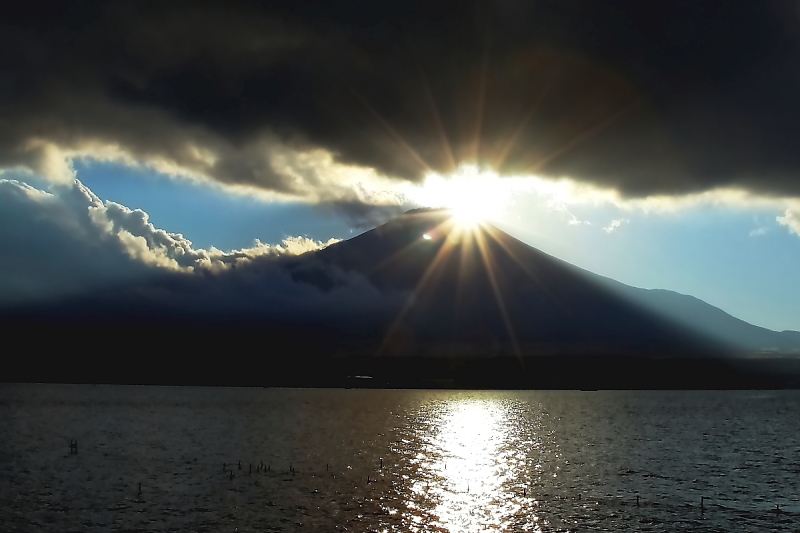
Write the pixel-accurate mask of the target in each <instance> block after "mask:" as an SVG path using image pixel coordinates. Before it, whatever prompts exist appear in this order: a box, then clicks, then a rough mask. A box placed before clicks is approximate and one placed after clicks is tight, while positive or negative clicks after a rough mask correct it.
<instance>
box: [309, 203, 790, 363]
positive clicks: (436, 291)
mask: <svg viewBox="0 0 800 533" xmlns="http://www.w3.org/2000/svg"><path fill="white" fill-rule="evenodd" d="M315 261H319V262H321V263H323V264H325V265H335V266H336V267H338V268H340V269H342V270H343V271H347V272H359V273H361V274H363V275H365V276H367V277H368V278H369V280H370V281H371V282H372V283H374V284H375V285H376V286H378V287H381V288H382V289H384V290H388V289H394V290H405V291H409V292H410V293H411V294H413V302H414V303H413V304H412V305H409V306H408V308H407V309H405V310H404V312H403V313H401V316H400V318H399V319H398V323H399V324H400V326H399V327H398V326H396V327H395V329H399V330H401V331H404V332H405V334H406V336H408V335H411V336H413V337H414V338H417V339H423V340H425V341H427V342H428V343H434V342H438V343H439V347H440V348H441V347H442V346H445V345H447V343H448V342H450V343H451V344H453V343H455V344H457V343H459V342H462V343H468V344H473V345H474V344H476V343H477V344H479V345H480V344H482V345H484V347H485V345H492V346H495V347H496V346H502V351H505V352H511V351H515V350H516V351H518V352H520V351H521V352H522V353H573V354H575V353H620V352H624V353H630V352H635V351H640V352H641V353H650V352H659V353H665V354H668V353H684V352H687V351H689V352H698V353H711V352H713V353H738V352H752V351H759V350H765V349H773V350H780V351H798V350H800V334H798V333H796V332H785V333H776V332H772V331H769V330H766V329H764V328H758V327H756V326H752V325H750V324H747V323H746V322H743V321H741V320H738V319H736V318H734V317H731V316H730V315H727V314H726V313H724V312H723V311H721V310H719V309H717V308H715V307H713V306H711V305H708V304H706V303H705V302H702V301H700V300H697V299H696V298H693V297H690V296H684V295H680V294H677V293H673V292H670V291H648V290H644V289H637V288H634V287H629V286H626V285H624V284H621V283H618V282H615V281H613V280H610V279H608V278H604V277H602V276H598V275H596V274H593V273H590V272H588V271H585V270H582V269H580V268H578V267H575V266H574V265H571V264H569V263H566V262H564V261H561V260H559V259H557V258H555V257H552V256H550V255H548V254H545V253H543V252H541V251H539V250H536V249H535V248H532V247H530V246H528V245H526V244H524V243H522V242H521V241H519V240H517V239H515V238H513V237H511V236H510V235H508V234H506V233H504V232H502V231H500V230H498V229H496V228H494V227H492V226H482V227H480V228H477V229H474V230H466V231H462V230H459V229H458V227H457V225H456V224H455V222H454V221H452V220H451V219H450V217H449V215H448V213H447V212H443V211H436V210H418V211H414V212H409V213H407V214H406V215H403V216H401V217H398V218H397V219H395V220H392V221H390V222H389V223H387V224H385V225H383V226H381V227H379V228H376V229H374V230H371V231H368V232H366V233H364V234H362V235H359V236H358V237H355V238H353V239H350V240H348V241H343V242H340V243H337V244H335V245H333V246H330V247H328V248H326V249H324V250H321V251H318V252H315V253H314V254H310V255H309V256H308V257H304V258H303V261H301V262H300V263H306V265H305V266H306V268H309V266H310V265H308V263H310V262H315ZM312 268H313V267H312ZM301 270H302V269H301ZM391 334H392V332H391V331H390V332H389V335H391ZM479 338H480V339H483V340H482V341H480V342H479V341H478V339H479ZM385 344H391V339H388V340H387V341H386V343H385ZM514 344H516V347H515V346H514Z"/></svg>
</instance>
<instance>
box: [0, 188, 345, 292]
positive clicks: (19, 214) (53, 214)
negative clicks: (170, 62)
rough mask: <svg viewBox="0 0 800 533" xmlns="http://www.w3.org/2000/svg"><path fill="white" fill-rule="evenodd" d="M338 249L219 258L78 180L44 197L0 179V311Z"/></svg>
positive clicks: (303, 244)
mask: <svg viewBox="0 0 800 533" xmlns="http://www.w3.org/2000/svg"><path fill="white" fill-rule="evenodd" d="M334 242H336V239H331V240H330V241H328V242H325V243H323V242H317V241H313V240H311V239H308V238H306V237H290V238H287V239H285V240H284V241H283V242H282V243H281V244H277V245H271V244H265V243H261V242H259V241H256V242H255V244H254V245H253V246H252V247H250V248H245V249H241V250H232V251H228V252H225V251H221V250H218V249H215V248H211V249H208V250H206V249H203V248H195V247H193V246H192V243H191V241H189V240H188V239H186V238H185V237H184V236H183V235H181V234H177V233H170V232H167V231H165V230H163V229H159V228H156V227H155V226H153V224H152V223H150V222H149V220H148V215H147V213H145V212H144V211H142V210H140V209H129V208H128V207H125V206H123V205H120V204H118V203H115V202H111V201H103V200H101V199H100V198H98V197H97V196H96V195H95V194H94V193H92V191H90V190H89V189H88V188H87V187H86V186H84V185H83V184H82V183H80V182H79V181H77V180H74V181H73V182H72V184H69V185H58V186H54V187H51V188H50V190H42V189H38V188H36V187H34V186H32V185H30V184H27V183H23V182H20V181H17V180H8V179H0V249H2V250H5V253H3V254H0V304H3V305H10V304H14V303H21V302H26V301H32V300H33V301H35V300H43V299H53V298H57V297H65V296H68V295H74V294H81V293H84V292H88V291H91V290H100V289H102V288H105V287H111V286H116V285H120V284H130V283H134V282H138V281H143V280H150V279H152V278H154V277H158V276H163V275H165V274H172V273H174V274H180V275H184V276H200V277H202V276H204V275H206V276H207V275H211V274H215V273H217V274H218V273H223V272H225V271H227V270H232V269H236V268H238V269H240V270H241V269H242V268H244V267H246V266H247V265H249V264H251V263H266V262H269V261H270V260H274V259H278V258H282V257H291V256H297V255H300V254H302V253H305V252H307V251H310V250H317V249H320V248H322V247H324V246H327V245H330V244H332V243H334Z"/></svg>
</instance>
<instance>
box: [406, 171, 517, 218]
mask: <svg viewBox="0 0 800 533" xmlns="http://www.w3.org/2000/svg"><path fill="white" fill-rule="evenodd" d="M510 185H511V183H510V182H509V181H508V180H505V179H504V178H501V177H500V176H499V175H498V174H497V173H496V172H493V171H491V170H482V169H479V168H478V167H476V166H473V165H463V166H461V167H460V168H459V169H458V170H457V171H456V172H454V173H453V174H451V175H449V176H441V175H439V174H429V175H428V176H427V177H426V178H425V181H424V182H423V184H422V186H421V187H420V188H419V190H418V191H417V192H418V194H416V198H414V200H415V201H417V202H418V203H420V204H421V205H424V206H426V207H443V208H447V209H449V210H450V211H451V212H452V213H453V220H454V222H456V223H457V224H458V225H459V226H460V227H463V228H473V227H475V226H478V225H479V224H481V223H483V222H485V221H487V220H493V219H497V218H499V217H500V216H501V215H502V214H503V213H504V212H505V210H506V209H507V208H508V206H509V204H510V201H511V197H512V194H513V189H512V187H511V186H510Z"/></svg>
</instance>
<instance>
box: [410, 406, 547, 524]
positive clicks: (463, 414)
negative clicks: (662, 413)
mask: <svg viewBox="0 0 800 533" xmlns="http://www.w3.org/2000/svg"><path fill="white" fill-rule="evenodd" d="M429 422H430V426H429V430H428V431H429V435H430V438H429V440H428V441H427V446H426V448H427V449H426V450H425V452H424V453H423V454H421V455H420V456H419V458H420V459H421V460H420V468H421V470H422V475H420V476H418V477H417V478H416V479H415V480H413V482H412V493H414V494H415V495H418V496H421V497H424V498H426V499H427V500H428V501H429V502H433V503H434V507H433V509H432V510H431V513H430V514H431V515H432V516H431V517H430V518H431V524H430V525H432V526H434V527H439V528H442V530H445V531H449V532H450V533H462V532H463V533H467V532H473V531H480V530H487V529H488V530H497V529H500V530H503V529H505V527H506V525H507V522H509V520H510V519H511V518H512V517H514V516H515V515H518V514H519V513H521V512H522V511H523V505H522V503H521V502H523V501H525V497H524V496H523V494H524V492H523V491H525V490H527V489H525V488H523V486H522V485H521V484H520V482H519V480H520V478H522V477H523V474H524V472H525V471H526V464H525V463H526V456H525V454H524V453H523V452H524V450H525V449H526V446H525V444H528V445H529V444H530V443H529V442H527V441H528V440H529V439H527V438H526V436H525V435H524V433H525V432H524V431H521V430H522V429H523V427H521V426H520V425H519V424H518V423H517V421H516V420H515V417H514V413H513V412H512V409H511V406H510V405H509V404H508V403H507V402H502V401H498V400H486V399H465V400H453V401H448V402H437V403H436V404H434V406H433V408H432V410H431V413H430V415H429ZM422 440H424V437H423V439H422ZM529 518H531V523H533V524H535V523H536V519H535V517H529ZM420 531H421V530H420Z"/></svg>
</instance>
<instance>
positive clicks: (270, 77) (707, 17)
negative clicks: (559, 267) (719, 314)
mask: <svg viewBox="0 0 800 533" xmlns="http://www.w3.org/2000/svg"><path fill="white" fill-rule="evenodd" d="M798 60H800V4H798V3H796V2H785V1H774V2H770V1H765V2H749V1H735V0H727V1H710V0H709V1H706V2H702V3H698V2H692V1H671V2H658V3H648V4H647V5H644V4H641V3H639V2H633V1H612V2H602V3H600V2H589V1H582V0H560V1H555V0H552V1H546V0H540V1H536V2H520V1H517V0H499V1H470V2H409V1H405V2H391V1H389V2H378V3H361V2H346V1H345V2H335V3H326V2H296V1H294V2H280V1H275V2H264V3H253V2H241V3H240V2H170V3H161V2H126V1H121V2H113V3H107V2H83V3H58V4H55V3H54V4H48V3H38V2H26V3H24V4H23V3H19V5H10V6H4V7H2V8H0V117H2V120H0V170H1V171H2V174H0V249H2V250H3V253H2V256H0V305H3V306H17V305H24V304H28V303H34V302H48V301H56V300H58V299H59V298H63V297H65V296H70V295H82V294H91V293H93V292H95V291H100V290H109V289H108V287H116V286H120V284H122V285H124V284H130V283H140V282H141V281H142V280H145V279H151V278H152V276H153V275H154V273H158V272H167V271H168V272H179V273H181V274H182V275H185V276H199V275H202V272H215V271H219V270H224V269H227V268H231V267H232V266H233V265H237V264H242V263H243V262H250V263H253V262H254V261H255V262H257V261H260V260H261V258H265V257H277V256H281V255H286V254H289V255H292V254H297V253H301V252H303V251H307V250H313V249H317V248H319V247H323V246H325V245H328V244H330V243H332V242H335V241H337V240H341V239H347V238H350V237H352V236H355V235H358V234H360V233H362V232H363V231H366V230H368V229H370V228H372V227H374V226H376V225H379V224H381V223H383V222H385V221H386V220H388V219H390V218H391V217H393V216H397V215H398V214H400V213H402V212H403V211H405V210H407V209H410V208H414V207H419V206H428V207H439V206H444V207H451V208H454V209H455V211H456V212H458V213H469V214H471V215H472V216H481V217H485V218H486V219H488V220H490V221H491V222H492V223H494V224H495V225H497V226H498V227H499V228H501V229H503V230H505V231H507V232H508V233H510V234H511V235H513V236H515V237H516V238H518V239H520V240H522V241H524V242H526V243H528V244H530V245H531V246H534V247H537V248H539V249H541V250H543V251H545V252H547V253H550V254H552V255H555V256H557V257H559V258H561V259H564V260H566V261H568V262H570V263H573V264H575V265H578V266H580V267H582V268H585V269H587V270H590V271H592V272H596V273H598V274H601V275H604V276H608V277H611V278H613V279H616V280H619V281H621V282H623V283H627V284H630V285H633V286H636V287H643V288H663V289H670V290H675V291H678V292H681V293H683V294H691V295H693V296H696V297H698V298H700V299H702V300H704V301H706V302H708V303H710V304H712V305H715V306H717V307H719V308H721V309H723V310H724V311H726V312H728V313H730V314H732V315H734V316H736V317H738V318H741V319H743V320H746V321H748V322H750V323H753V324H756V325H759V326H763V327H767V328H770V329H774V330H784V329H793V330H800V304H799V303H798V302H800V283H798V281H797V278H798V275H797V274H798V272H800V174H799V173H800V151H798V150H797V144H798V142H800V106H797V105H796V102H795V99H796V95H797V94H798V89H800V74H798V72H797V69H796V64H797V62H798ZM286 294H287V296H286V297H287V298H290V297H291V294H294V293H291V291H289V292H287V293H286ZM298 295H299V293H298V294H295V296H297V297H300V296H301V295H300V296H298ZM230 305H231V306H234V305H236V304H235V302H234V300H231V304H230ZM365 305H366V304H365Z"/></svg>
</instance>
